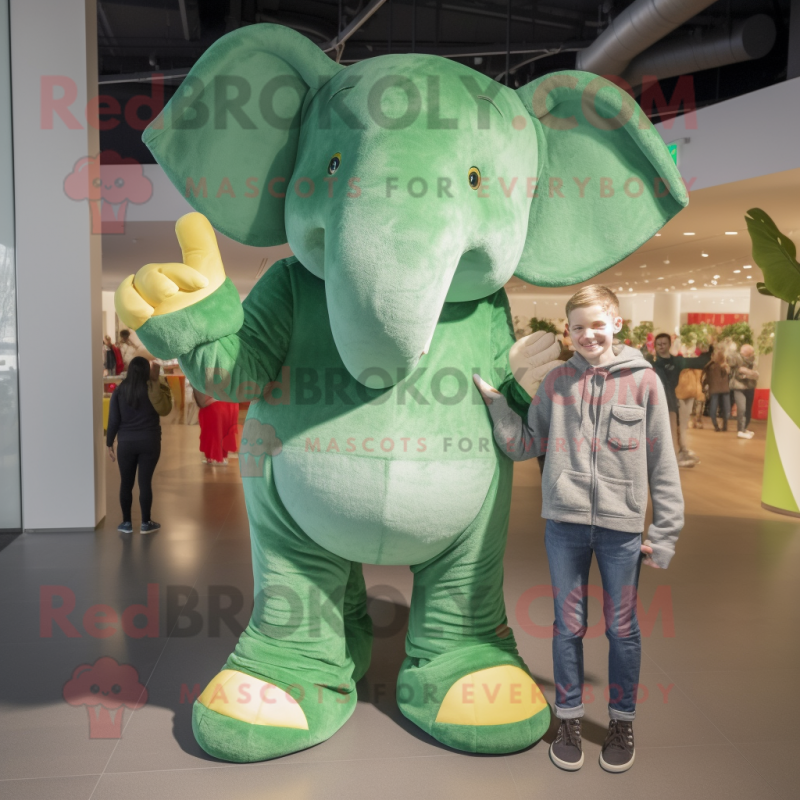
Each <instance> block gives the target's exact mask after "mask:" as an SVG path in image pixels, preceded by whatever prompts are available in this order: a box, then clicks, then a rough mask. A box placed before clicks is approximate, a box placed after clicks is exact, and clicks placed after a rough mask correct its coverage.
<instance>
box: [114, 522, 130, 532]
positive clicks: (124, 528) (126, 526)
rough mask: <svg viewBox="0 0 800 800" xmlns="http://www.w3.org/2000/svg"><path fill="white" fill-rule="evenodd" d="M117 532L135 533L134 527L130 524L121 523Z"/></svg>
mask: <svg viewBox="0 0 800 800" xmlns="http://www.w3.org/2000/svg"><path fill="white" fill-rule="evenodd" d="M117 530H118V531H119V532H120V533H133V525H132V524H131V523H130V522H120V524H119V525H117Z"/></svg>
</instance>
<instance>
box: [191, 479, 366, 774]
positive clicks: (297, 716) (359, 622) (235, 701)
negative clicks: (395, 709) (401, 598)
mask: <svg viewBox="0 0 800 800" xmlns="http://www.w3.org/2000/svg"><path fill="white" fill-rule="evenodd" d="M266 471H267V474H266V476H265V477H266V481H265V479H264V478H255V477H252V478H249V477H245V478H243V483H244V485H245V496H246V499H247V510H248V515H249V517H250V531H251V534H250V535H251V539H252V549H253V572H254V577H255V588H256V597H255V605H254V608H253V615H252V617H251V619H250V623H249V624H248V626H247V628H246V630H245V631H244V633H242V636H241V638H240V639H239V642H238V644H237V645H236V649H235V650H234V652H233V653H232V654H231V656H230V657H229V658H228V661H227V663H226V664H225V667H224V668H223V670H222V671H221V672H220V673H219V674H218V675H217V676H216V677H215V678H213V679H212V681H211V682H210V683H209V685H208V686H207V687H206V689H205V690H204V691H203V693H202V694H201V695H200V697H198V699H197V700H196V701H195V704H194V709H193V715H192V727H193V730H194V735H195V738H196V739H197V741H198V743H199V744H200V746H201V747H202V748H203V749H204V750H205V751H206V752H207V753H209V754H210V755H212V756H215V757H217V758H221V759H224V760H225V761H236V762H246V761H263V760H265V759H269V758H277V757H278V756H282V755H286V754H287V753H293V752H295V751H297V750H303V749H305V748H307V747H311V746H312V745H315V744H318V743H319V742H322V741H325V740H326V739H328V738H330V737H331V736H332V735H333V734H334V733H335V732H336V731H337V730H339V728H341V726H342V725H344V723H345V722H346V721H347V719H348V718H349V717H350V715H351V714H352V713H353V711H354V710H355V706H356V700H357V698H356V691H355V682H356V680H358V679H359V678H360V677H361V676H362V675H363V674H364V673H365V672H366V670H367V667H368V666H369V658H370V651H371V646H372V623H371V620H370V618H369V616H368V615H367V613H366V589H365V586H364V578H363V576H362V573H361V565H360V564H357V563H353V562H350V561H347V560H346V559H343V558H339V557H338V556H335V555H333V554H332V553H330V552H328V551H327V550H324V549H323V548H321V547H320V546H319V545H317V544H316V543H315V542H313V541H312V540H311V539H309V537H308V536H306V534H305V533H303V531H302V530H300V528H299V527H298V525H297V524H296V523H295V522H294V520H293V519H292V518H291V516H290V515H289V514H288V512H287V511H286V509H285V508H284V506H283V504H282V503H281V501H280V498H279V497H278V494H277V491H276V489H275V484H274V481H273V480H272V474H271V469H270V466H269V465H268V466H267V468H266Z"/></svg>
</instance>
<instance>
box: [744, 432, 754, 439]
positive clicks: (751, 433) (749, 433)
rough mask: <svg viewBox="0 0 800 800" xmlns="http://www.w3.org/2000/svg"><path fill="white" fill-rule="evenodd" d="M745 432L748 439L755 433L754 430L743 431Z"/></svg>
mask: <svg viewBox="0 0 800 800" xmlns="http://www.w3.org/2000/svg"><path fill="white" fill-rule="evenodd" d="M745 434H747V438H748V439H752V438H753V437H754V436H755V435H756V432H755V431H745Z"/></svg>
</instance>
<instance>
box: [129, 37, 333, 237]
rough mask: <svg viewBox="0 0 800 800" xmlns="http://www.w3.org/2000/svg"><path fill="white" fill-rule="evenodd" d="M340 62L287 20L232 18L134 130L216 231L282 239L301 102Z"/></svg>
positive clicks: (306, 100)
mask: <svg viewBox="0 0 800 800" xmlns="http://www.w3.org/2000/svg"><path fill="white" fill-rule="evenodd" d="M341 69H344V67H341V66H340V65H338V64H336V63H335V62H333V61H331V60H330V59H329V58H328V57H327V56H326V55H325V54H324V53H323V52H322V51H321V50H320V49H319V48H318V47H317V46H316V45H314V44H313V43H312V42H311V41H309V40H308V39H306V37H305V36H302V35H300V34H299V33H297V32H296V31H293V30H291V29H289V28H284V27H282V26H280V25H268V24H259V25H249V26H247V27H245V28H240V29H239V30H236V31H234V32H232V33H229V34H227V35H226V36H223V37H222V38H221V39H219V40H218V41H217V42H215V43H214V44H213V45H212V46H211V47H210V48H209V49H208V50H207V51H206V52H205V53H204V54H203V56H202V57H201V58H200V60H199V61H198V62H197V63H196V64H195V65H194V67H192V70H191V72H190V73H189V74H188V75H187V76H186V79H185V80H184V82H183V83H182V84H181V86H180V88H179V89H178V91H177V92H176V93H175V95H174V96H173V97H172V99H171V100H170V101H169V103H168V104H167V105H166V106H165V108H164V110H163V111H162V112H161V114H159V115H158V117H156V119H154V120H153V122H152V123H150V125H149V126H148V127H147V129H146V130H145V132H144V134H143V136H142V140H143V141H144V143H145V144H146V145H147V146H148V147H149V148H150V150H151V151H152V153H153V155H154V156H155V158H156V161H158V163H159V164H160V165H161V166H162V167H163V168H164V171H165V172H166V173H167V175H168V176H169V179H170V180H171V181H172V183H173V184H175V186H176V187H177V188H178V191H180V192H181V194H183V195H185V196H186V198H187V200H188V201H189V203H191V205H192V206H193V207H194V208H195V209H197V210H198V211H200V212H201V213H203V214H205V215H206V216H207V217H208V218H209V220H210V221H211V224H212V225H213V226H214V227H215V228H216V229H217V230H218V231H221V232H222V233H224V234H225V235H226V236H229V237H230V238H231V239H235V240H236V241H237V242H242V243H243V244H249V245H256V246H261V247H268V246H271V245H278V244H284V243H285V242H286V228H285V225H284V197H283V195H284V194H285V192H286V187H287V186H288V185H290V180H291V177H292V173H293V172H294V165H295V159H296V156H297V145H298V140H299V138H300V125H301V115H302V112H303V108H304V107H305V105H306V103H307V102H308V101H309V100H310V99H311V97H313V95H314V94H316V92H317V91H318V90H319V89H320V88H321V87H322V86H323V85H324V84H325V83H327V81H328V80H330V78H332V77H333V76H334V75H335V74H336V73H337V72H339V70H341Z"/></svg>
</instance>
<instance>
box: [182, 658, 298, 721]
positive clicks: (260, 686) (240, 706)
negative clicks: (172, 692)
mask: <svg viewBox="0 0 800 800" xmlns="http://www.w3.org/2000/svg"><path fill="white" fill-rule="evenodd" d="M197 701H198V702H199V703H200V704H201V705H204V706H205V707H206V708H208V709H209V710H210V711H216V712H217V714H222V715H223V716H225V717H231V718H232V719H237V720H240V721H241V722H248V723H250V724H251V725H270V726H272V727H275V728H298V729H300V730H306V731H307V730H308V721H307V720H306V715H305V714H304V713H303V709H302V708H300V705H299V703H298V702H297V700H295V699H294V698H293V697H292V696H291V695H290V694H289V693H288V692H285V691H284V690H283V689H280V688H279V687H277V686H275V685H274V684H272V683H267V682H266V681H262V680H259V679H258V678H253V677H252V676H251V675H245V674H244V673H243V672H238V671H237V670H234V669H224V670H222V672H220V673H219V675H217V676H216V678H213V679H212V681H211V683H209V684H208V686H206V688H205V689H204V690H203V693H202V694H201V695H200V697H198V698H197Z"/></svg>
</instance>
